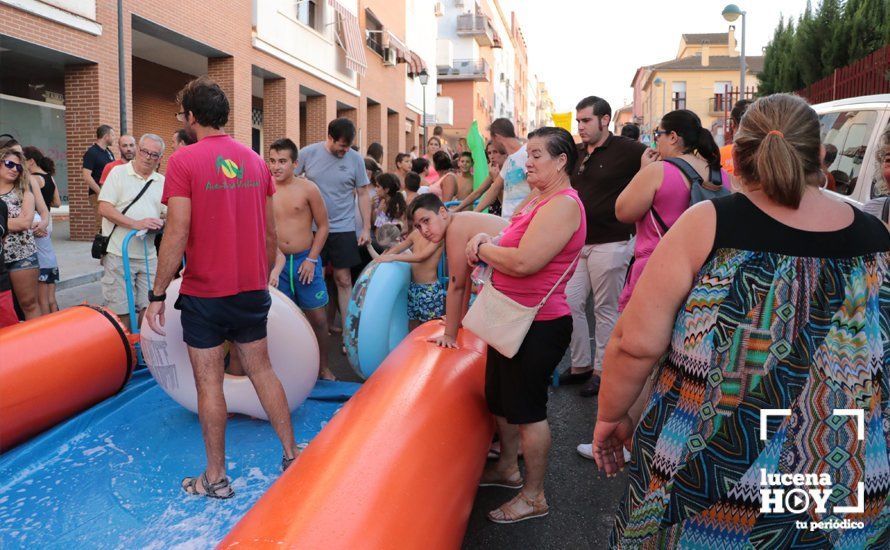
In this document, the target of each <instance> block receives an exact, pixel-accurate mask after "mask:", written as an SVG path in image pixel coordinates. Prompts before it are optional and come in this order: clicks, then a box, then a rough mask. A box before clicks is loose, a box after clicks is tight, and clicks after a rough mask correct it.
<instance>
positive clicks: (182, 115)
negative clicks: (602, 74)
mask: <svg viewBox="0 0 890 550" xmlns="http://www.w3.org/2000/svg"><path fill="white" fill-rule="evenodd" d="M176 120H178V121H179V122H185V111H179V112H178V113H176Z"/></svg>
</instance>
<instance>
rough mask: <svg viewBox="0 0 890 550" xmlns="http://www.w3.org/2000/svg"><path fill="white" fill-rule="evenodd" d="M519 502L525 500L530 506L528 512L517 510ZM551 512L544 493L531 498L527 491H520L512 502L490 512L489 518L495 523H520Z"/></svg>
mask: <svg viewBox="0 0 890 550" xmlns="http://www.w3.org/2000/svg"><path fill="white" fill-rule="evenodd" d="M519 502H524V503H525V504H526V505H527V506H528V507H529V508H531V509H530V510H529V511H528V512H526V513H524V514H520V513H518V512H516V511H515V506H516V504H518V503H519ZM549 513H550V507H549V506H547V499H545V498H544V493H541V494H540V495H538V498H529V497H527V496H525V493H523V492H522V491H519V494H518V495H516V496H515V497H513V499H512V500H510V502H507V503H505V504H503V505H501V506H500V507H499V508H496V509H494V510H492V511H491V512H489V513H488V516H487V517H488V519H489V520H491V521H493V522H495V523H519V522H520V521H525V520H527V519H534V518H542V517H544V516H546V515H547V514H549Z"/></svg>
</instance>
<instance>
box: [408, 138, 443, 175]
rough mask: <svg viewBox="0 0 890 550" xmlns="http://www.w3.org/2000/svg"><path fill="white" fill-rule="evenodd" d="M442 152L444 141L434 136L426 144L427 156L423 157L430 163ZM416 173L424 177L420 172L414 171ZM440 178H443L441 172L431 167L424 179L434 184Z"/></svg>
mask: <svg viewBox="0 0 890 550" xmlns="http://www.w3.org/2000/svg"><path fill="white" fill-rule="evenodd" d="M441 150H442V140H440V139H439V138H438V137H436V136H433V137H431V138H430V139H429V141H427V142H426V154H425V155H424V156H423V158H424V159H426V161H427V162H430V161H432V159H433V157H434V156H435V155H436V153H438V152H439V151H441ZM414 171H415V172H417V173H418V174H420V175H421V176H424V175H423V173H421V172H418V171H417V170H414ZM440 177H442V175H441V174H439V172H438V171H437V170H436V168H435V167H434V166H432V165H431V166H430V171H429V173H428V174H427V175H425V176H424V179H425V180H426V181H428V182H430V183H433V182H435V181H438V180H439V178H440Z"/></svg>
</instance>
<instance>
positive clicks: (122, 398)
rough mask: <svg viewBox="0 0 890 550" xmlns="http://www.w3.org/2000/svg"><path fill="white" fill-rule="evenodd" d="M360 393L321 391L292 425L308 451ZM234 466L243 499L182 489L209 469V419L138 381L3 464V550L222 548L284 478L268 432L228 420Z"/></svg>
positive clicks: (338, 388)
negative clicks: (203, 422)
mask: <svg viewBox="0 0 890 550" xmlns="http://www.w3.org/2000/svg"><path fill="white" fill-rule="evenodd" d="M359 387H360V385H359V384H351V383H345V382H325V381H320V382H319V383H318V384H317V385H316V387H315V389H314V390H313V392H312V394H311V395H310V396H309V399H308V400H307V401H306V402H305V403H304V404H303V405H302V406H301V407H300V408H298V409H297V410H296V411H295V412H294V413H293V415H292V418H293V422H294V432H295V434H296V439H297V442H298V443H303V444H305V443H307V442H308V441H309V440H311V439H312V438H313V437H314V436H315V435H316V434H317V433H318V432H319V431H320V430H321V429H322V428H323V427H324V426H325V424H326V423H327V421H328V420H329V419H330V418H331V417H332V416H333V415H334V413H335V412H336V411H337V410H338V409H339V408H340V407H341V406H342V404H343V402H345V401H346V400H347V399H349V397H350V396H351V395H352V394H353V393H355V392H356V391H357V390H358V388H359ZM226 463H227V467H228V474H229V478H230V479H231V480H232V481H233V487H234V489H235V492H236V494H235V497H234V498H233V499H230V500H227V501H218V500H212V499H206V498H198V497H191V496H188V495H186V494H185V493H184V492H183V491H182V490H181V489H180V481H181V480H182V478H183V477H185V476H193V475H198V474H200V473H201V472H202V471H203V468H204V444H203V441H202V439H201V429H200V425H199V424H198V417H197V415H195V414H193V413H191V412H189V411H187V410H186V409H184V408H182V407H181V406H179V405H178V404H176V403H175V402H174V401H173V400H172V399H170V398H169V397H168V396H167V394H165V393H164V392H163V390H161V388H160V387H159V386H158V385H157V384H156V383H155V381H154V379H152V377H151V376H150V375H149V373H148V372H147V371H145V370H143V371H139V372H137V373H136V374H134V376H133V379H132V380H131V381H130V382H129V384H128V385H127V387H126V388H125V389H124V390H123V391H122V392H121V393H120V394H118V395H116V396H114V397H112V398H111V399H108V400H106V401H104V402H102V403H100V404H98V405H96V406H95V407H93V408H91V409H89V410H87V411H85V412H83V413H81V414H79V415H78V416H75V417H74V418H72V419H70V420H68V421H66V422H64V423H62V424H60V425H59V426H56V427H55V428H53V429H52V430H50V431H48V432H46V433H44V434H42V435H40V436H37V437H36V438H34V439H32V440H31V441H29V442H27V443H25V444H23V445H21V446H19V447H17V448H14V449H12V450H10V451H8V452H7V453H5V454H2V455H0V548H22V547H41V548H46V547H53V548H55V547H62V546H67V547H69V548H72V547H73V548H97V547H106V548H107V547H116V548H158V549H160V548H207V547H211V546H214V545H216V543H218V542H219V541H220V540H221V539H222V538H223V537H224V536H225V535H226V533H228V532H229V530H230V529H231V528H232V527H233V526H234V525H235V523H237V522H238V520H239V519H241V517H242V516H243V515H244V514H245V513H246V512H247V510H248V509H249V508H250V507H251V506H253V504H254V502H256V500H257V499H258V498H259V497H260V496H261V495H262V494H263V493H264V492H265V491H266V489H268V488H269V486H270V485H271V484H272V483H273V482H274V481H275V480H276V479H278V477H279V475H280V473H281V472H280V463H281V447H280V445H279V443H278V439H277V438H276V437H275V434H274V432H273V430H272V428H271V426H270V425H269V423H268V422H265V421H261V420H255V419H251V418H248V417H243V416H236V417H235V418H231V419H229V422H228V427H227V430H226Z"/></svg>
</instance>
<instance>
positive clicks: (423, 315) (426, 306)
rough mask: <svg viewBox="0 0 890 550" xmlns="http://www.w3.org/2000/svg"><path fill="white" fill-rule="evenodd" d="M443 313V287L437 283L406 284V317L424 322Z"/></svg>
mask: <svg viewBox="0 0 890 550" xmlns="http://www.w3.org/2000/svg"><path fill="white" fill-rule="evenodd" d="M443 315H445V289H443V288H442V285H440V284H439V283H430V284H418V283H415V282H411V283H409V284H408V319H410V320H412V321H420V322H422V323H425V322H427V321H432V320H433V319H438V318H439V317H442V316H443Z"/></svg>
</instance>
